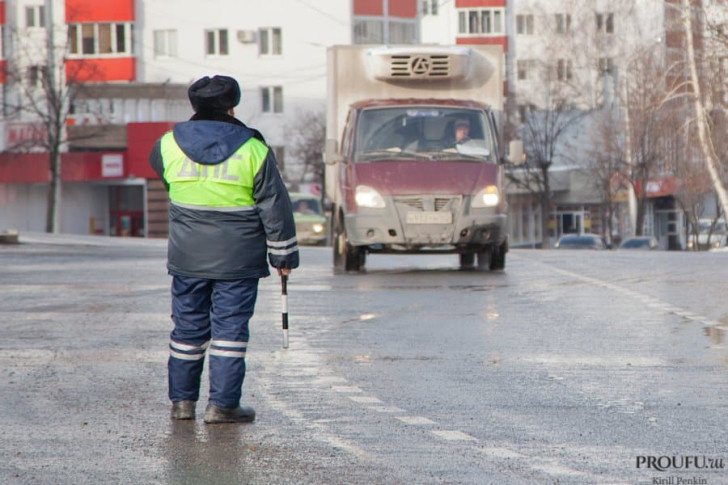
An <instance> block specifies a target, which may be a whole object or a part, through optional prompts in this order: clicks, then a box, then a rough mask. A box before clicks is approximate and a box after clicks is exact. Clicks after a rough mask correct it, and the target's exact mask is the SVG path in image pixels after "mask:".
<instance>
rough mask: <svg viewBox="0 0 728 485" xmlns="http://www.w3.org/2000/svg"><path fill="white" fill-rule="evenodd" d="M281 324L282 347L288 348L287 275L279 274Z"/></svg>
mask: <svg viewBox="0 0 728 485" xmlns="http://www.w3.org/2000/svg"><path fill="white" fill-rule="evenodd" d="M281 324H282V327H283V348H284V349H287V348H288V275H285V274H282V275H281Z"/></svg>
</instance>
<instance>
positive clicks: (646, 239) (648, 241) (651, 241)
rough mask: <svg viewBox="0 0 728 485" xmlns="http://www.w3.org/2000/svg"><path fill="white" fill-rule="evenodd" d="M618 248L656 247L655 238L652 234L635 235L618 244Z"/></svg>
mask: <svg viewBox="0 0 728 485" xmlns="http://www.w3.org/2000/svg"><path fill="white" fill-rule="evenodd" d="M619 249H642V250H648V251H649V250H651V249H657V239H655V238H654V237H652V236H635V237H628V238H627V239H625V240H624V241H622V244H620V245H619Z"/></svg>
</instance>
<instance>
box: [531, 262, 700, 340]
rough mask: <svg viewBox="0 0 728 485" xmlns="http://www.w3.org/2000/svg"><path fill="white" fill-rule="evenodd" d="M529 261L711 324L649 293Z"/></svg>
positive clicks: (658, 307)
mask: <svg viewBox="0 0 728 485" xmlns="http://www.w3.org/2000/svg"><path fill="white" fill-rule="evenodd" d="M531 261H532V262H534V263H536V264H541V265H543V266H547V267H549V268H550V269H552V270H553V271H554V272H556V273H560V274H563V275H566V276H570V277H572V278H576V279H579V280H581V281H586V282H587V283H592V284H594V285H596V286H601V287H604V288H609V289H611V290H614V291H616V292H619V293H622V294H625V295H627V296H629V297H632V298H635V299H636V300H638V301H642V302H644V303H645V305H647V306H648V307H651V308H654V309H656V310H662V311H664V312H666V313H671V314H673V315H677V316H679V317H682V318H685V319H687V320H692V321H694V322H697V323H701V324H703V325H705V326H708V327H710V326H713V322H714V321H713V320H710V319H709V318H708V317H706V316H704V315H698V314H695V313H692V312H691V311H689V310H686V309H684V308H680V307H676V306H674V305H670V304H669V303H666V302H664V301H662V300H660V299H658V298H653V297H651V296H649V295H646V294H644V293H639V292H637V291H634V290H631V289H629V288H624V287H621V286H619V285H616V284H613V283H608V282H606V281H602V280H598V279H596V278H590V277H588V276H584V275H580V274H578V273H574V272H571V271H568V270H565V269H560V268H557V267H555V266H553V265H551V264H548V263H544V262H542V261H534V260H531ZM668 307H669V309H668Z"/></svg>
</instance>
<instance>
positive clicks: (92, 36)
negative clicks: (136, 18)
mask: <svg viewBox="0 0 728 485" xmlns="http://www.w3.org/2000/svg"><path fill="white" fill-rule="evenodd" d="M68 45H69V53H70V54H73V55H77V56H95V57H97V56H117V55H129V54H131V24H128V23H123V24H112V23H100V24H69V25H68Z"/></svg>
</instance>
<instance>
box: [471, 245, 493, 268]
mask: <svg viewBox="0 0 728 485" xmlns="http://www.w3.org/2000/svg"><path fill="white" fill-rule="evenodd" d="M492 252H493V250H492V249H491V248H490V247H488V248H485V249H483V250H482V251H478V252H477V253H475V256H476V258H477V261H478V264H477V266H478V269H490V260H491V253H492Z"/></svg>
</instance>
